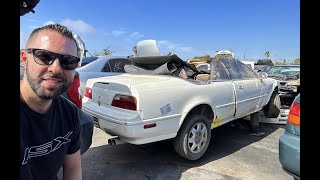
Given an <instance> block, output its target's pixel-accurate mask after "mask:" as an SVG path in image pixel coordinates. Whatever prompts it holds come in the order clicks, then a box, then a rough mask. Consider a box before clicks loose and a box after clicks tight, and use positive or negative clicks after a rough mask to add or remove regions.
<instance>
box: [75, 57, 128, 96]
mask: <svg viewBox="0 0 320 180" xmlns="http://www.w3.org/2000/svg"><path fill="white" fill-rule="evenodd" d="M126 64H131V61H129V60H128V58H127V57H126V56H105V57H101V58H99V59H97V60H95V61H93V62H91V63H89V64H87V65H85V66H83V67H80V68H78V69H77V70H76V71H77V72H78V73H79V74H80V88H79V93H80V95H81V96H82V97H83V94H84V89H85V86H86V83H87V80H88V79H92V78H96V77H105V76H113V75H118V74H121V73H125V70H124V65H126Z"/></svg>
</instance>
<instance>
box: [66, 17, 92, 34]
mask: <svg viewBox="0 0 320 180" xmlns="http://www.w3.org/2000/svg"><path fill="white" fill-rule="evenodd" d="M61 24H62V25H65V26H67V27H68V28H70V29H71V31H73V32H75V33H76V34H87V33H91V32H95V31H96V30H95V28H94V27H92V26H91V25H90V24H88V23H86V22H84V21H82V20H72V19H65V20H62V21H61Z"/></svg>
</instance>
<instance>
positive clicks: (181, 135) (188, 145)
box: [173, 114, 211, 160]
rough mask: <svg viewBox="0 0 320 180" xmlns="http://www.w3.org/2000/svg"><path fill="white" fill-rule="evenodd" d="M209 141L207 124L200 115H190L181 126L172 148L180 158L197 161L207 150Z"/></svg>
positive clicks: (209, 132) (209, 130)
mask: <svg viewBox="0 0 320 180" xmlns="http://www.w3.org/2000/svg"><path fill="white" fill-rule="evenodd" d="M210 139H211V129H210V124H209V122H208V121H207V120H206V119H205V117H204V116H202V115H199V114H192V115H191V116H188V117H187V118H186V119H185V121H184V123H183V124H182V126H181V128H180V130H179V132H178V134H177V136H176V137H175V138H174V140H173V146H174V149H175V151H176V152H177V153H178V154H179V155H180V156H182V157H184V158H186V159H189V160H197V159H199V158H200V157H201V156H202V155H203V154H204V153H205V151H206V150H207V148H208V146H209V143H210Z"/></svg>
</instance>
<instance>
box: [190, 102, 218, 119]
mask: <svg viewBox="0 0 320 180" xmlns="http://www.w3.org/2000/svg"><path fill="white" fill-rule="evenodd" d="M191 114H200V115H203V116H204V117H205V118H206V119H207V121H209V122H210V123H212V121H213V118H214V113H213V111H212V109H211V107H210V106H209V105H208V104H200V105H198V106H196V107H194V108H193V109H192V110H191V111H190V112H189V113H188V115H187V116H186V118H187V117H188V116H190V115H191Z"/></svg>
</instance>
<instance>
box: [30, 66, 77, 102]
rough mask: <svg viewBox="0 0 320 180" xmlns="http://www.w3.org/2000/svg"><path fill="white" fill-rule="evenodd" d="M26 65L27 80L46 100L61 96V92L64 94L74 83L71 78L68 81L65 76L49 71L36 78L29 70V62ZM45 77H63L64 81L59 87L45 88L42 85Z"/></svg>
mask: <svg viewBox="0 0 320 180" xmlns="http://www.w3.org/2000/svg"><path fill="white" fill-rule="evenodd" d="M25 66H26V70H25V71H26V77H27V81H28V83H29V84H30V87H31V89H32V90H33V91H34V92H35V93H36V94H37V95H38V96H39V97H40V98H41V99H44V100H50V99H54V98H56V97H58V96H60V95H61V94H63V93H64V92H65V91H67V89H68V88H69V86H70V85H71V84H72V81H71V80H69V81H67V80H66V79H65V78H63V77H61V76H58V75H54V74H52V73H48V72H47V73H45V74H43V75H41V76H39V77H35V78H34V77H32V76H31V74H30V72H29V68H28V64H26V65H25ZM43 77H52V78H58V79H62V80H63V81H62V82H61V83H62V84H60V85H59V86H57V87H54V88H47V89H45V88H44V87H42V86H41V82H42V81H43ZM72 80H73V79H72Z"/></svg>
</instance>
